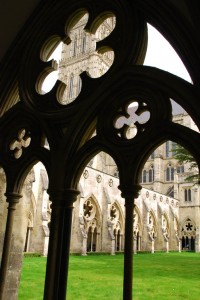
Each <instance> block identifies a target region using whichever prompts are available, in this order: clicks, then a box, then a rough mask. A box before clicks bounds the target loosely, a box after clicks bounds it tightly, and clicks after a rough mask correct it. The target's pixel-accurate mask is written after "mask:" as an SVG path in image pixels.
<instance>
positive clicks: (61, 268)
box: [44, 189, 79, 300]
mask: <svg viewBox="0 0 200 300" xmlns="http://www.w3.org/2000/svg"><path fill="white" fill-rule="evenodd" d="M49 194H50V198H51V201H52V215H51V227H50V237H49V250H48V258H47V268H46V279H45V289H44V300H65V299H66V290H67V277H68V264H69V254H70V238H71V222H72V211H73V202H74V201H75V200H76V198H77V195H78V194H79V192H78V191H77V190H71V189H68V190H64V191H49Z"/></svg>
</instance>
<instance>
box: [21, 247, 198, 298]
mask: <svg viewBox="0 0 200 300" xmlns="http://www.w3.org/2000/svg"><path fill="white" fill-rule="evenodd" d="M45 267H46V259H45V258H43V257H31V258H28V257H26V258H24V261H23V270H22V276H21V283H20V288H19V300H25V299H26V300H42V299H43V286H44V275H45ZM122 274H123V255H116V256H110V255H102V256H101V255H98V256H86V257H84V256H70V271H69V282H68V297H67V299H68V300H72V299H73V300H74V299H77V300H93V299H94V300H95V299H101V300H102V299H109V300H121V299H122ZM133 281H134V289H133V295H134V296H133V299H134V300H151V299H154V300H180V299H184V300H187V299H188V300H189V299H190V300H199V299H200V284H199V282H200V254H197V253H188V252H184V253H168V254H167V253H156V254H138V255H135V256H134V280H133Z"/></svg>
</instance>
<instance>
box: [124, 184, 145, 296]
mask: <svg viewBox="0 0 200 300" xmlns="http://www.w3.org/2000/svg"><path fill="white" fill-rule="evenodd" d="M119 188H120V189H121V191H122V197H123V198H125V242H124V282H123V300H132V285H133V210H134V199H135V198H137V197H138V193H139V190H140V189H141V186H139V185H132V186H129V187H127V186H125V187H123V186H119Z"/></svg>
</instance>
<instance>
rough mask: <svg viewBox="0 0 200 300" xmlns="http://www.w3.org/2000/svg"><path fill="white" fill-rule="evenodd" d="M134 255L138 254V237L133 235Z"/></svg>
mask: <svg viewBox="0 0 200 300" xmlns="http://www.w3.org/2000/svg"><path fill="white" fill-rule="evenodd" d="M133 253H134V254H137V235H136V234H134V235H133Z"/></svg>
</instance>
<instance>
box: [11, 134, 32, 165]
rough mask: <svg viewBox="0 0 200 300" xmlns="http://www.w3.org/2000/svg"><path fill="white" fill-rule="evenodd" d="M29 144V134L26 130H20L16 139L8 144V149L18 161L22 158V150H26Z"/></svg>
mask: <svg viewBox="0 0 200 300" xmlns="http://www.w3.org/2000/svg"><path fill="white" fill-rule="evenodd" d="M30 143H31V137H30V133H29V132H27V131H26V129H20V130H19V131H18V133H17V138H15V139H13V141H12V142H11V143H10V146H9V149H10V150H11V151H13V154H14V157H15V158H16V159H18V158H20V157H21V156H22V153H23V149H25V148H28V147H29V145H30Z"/></svg>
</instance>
